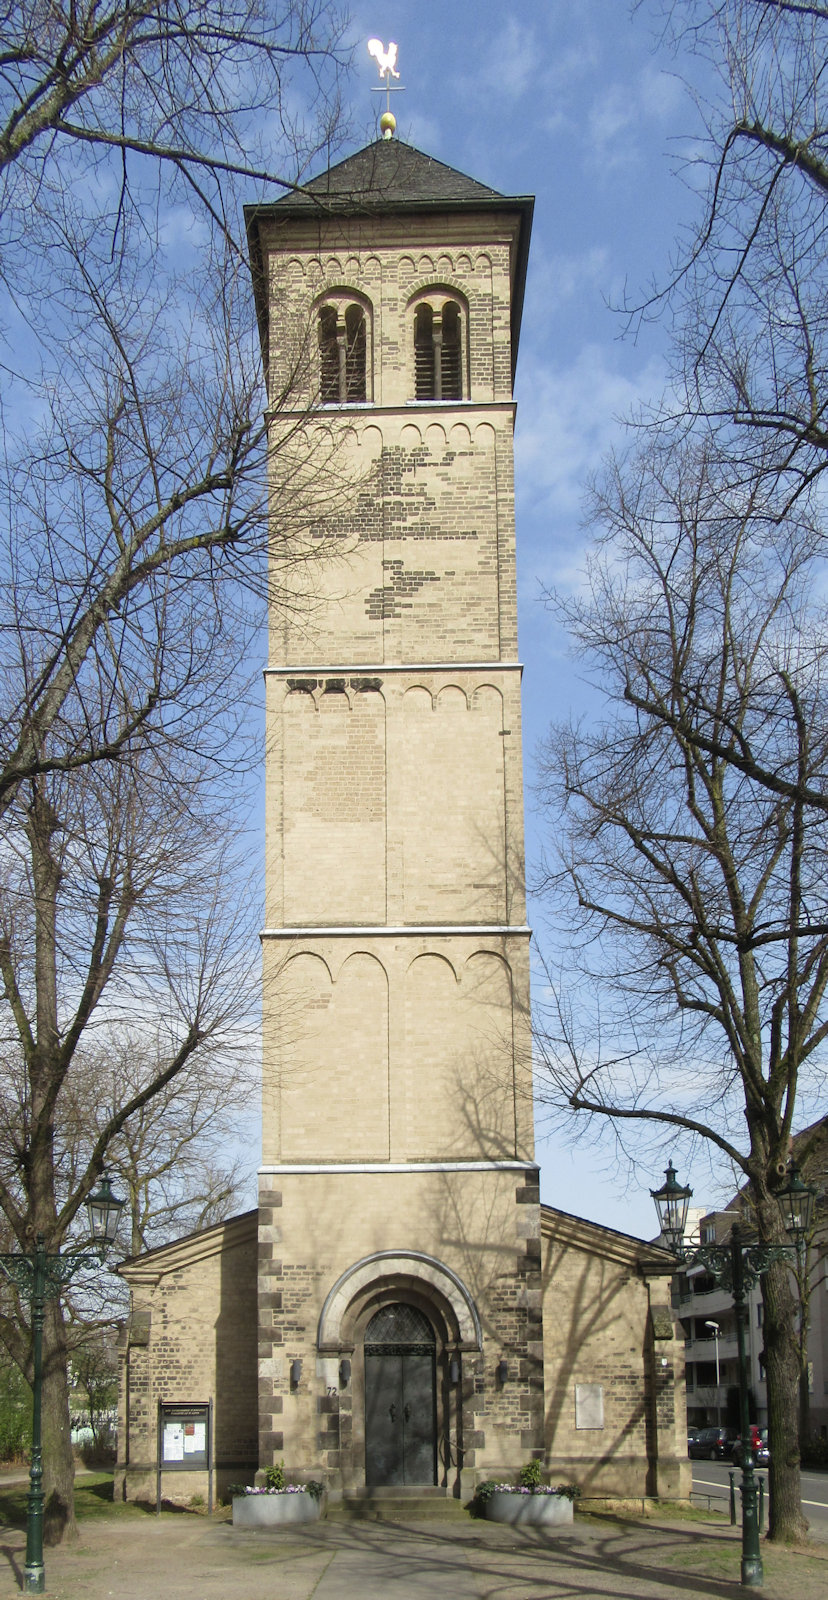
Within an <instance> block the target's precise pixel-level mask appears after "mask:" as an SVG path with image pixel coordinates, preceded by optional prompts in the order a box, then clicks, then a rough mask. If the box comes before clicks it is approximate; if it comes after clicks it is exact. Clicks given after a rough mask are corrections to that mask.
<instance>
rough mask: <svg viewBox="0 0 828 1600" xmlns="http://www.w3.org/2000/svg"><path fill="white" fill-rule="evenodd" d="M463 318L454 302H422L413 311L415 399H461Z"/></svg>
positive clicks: (440, 298)
mask: <svg viewBox="0 0 828 1600" xmlns="http://www.w3.org/2000/svg"><path fill="white" fill-rule="evenodd" d="M462 326H463V318H462V313H461V310H460V307H459V305H458V304H457V302H456V300H448V299H446V298H445V296H443V295H436V296H431V297H430V298H429V299H428V300H422V301H421V302H420V303H419V305H418V306H417V308H416V310H415V312H414V395H415V398H416V399H417V400H462V398H463V339H462Z"/></svg>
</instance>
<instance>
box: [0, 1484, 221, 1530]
mask: <svg viewBox="0 0 828 1600" xmlns="http://www.w3.org/2000/svg"><path fill="white" fill-rule="evenodd" d="M112 1478H113V1475H112V1473H111V1472H80V1473H78V1474H77V1476H76V1477H75V1515H76V1517H77V1519H78V1521H79V1522H89V1521H92V1520H94V1519H95V1518H100V1517H117V1518H119V1519H122V1518H124V1517H129V1518H135V1517H145V1516H147V1515H148V1514H149V1515H152V1516H154V1515H155V1505H154V1504H153V1505H148V1504H147V1503H146V1502H140V1501H135V1500H128V1501H124V1500H113V1498H112ZM28 1499H29V1487H28V1484H24V1483H15V1484H10V1485H9V1486H8V1488H5V1489H3V1488H0V1528H25V1526H26V1512H27V1509H28ZM182 1514H183V1515H185V1516H187V1515H189V1516H198V1515H203V1512H201V1513H200V1512H198V1511H189V1510H188V1508H187V1507H186V1506H170V1505H168V1504H165V1505H164V1506H163V1509H162V1512H161V1515H162V1517H171V1516H175V1517H180V1516H181V1515H182Z"/></svg>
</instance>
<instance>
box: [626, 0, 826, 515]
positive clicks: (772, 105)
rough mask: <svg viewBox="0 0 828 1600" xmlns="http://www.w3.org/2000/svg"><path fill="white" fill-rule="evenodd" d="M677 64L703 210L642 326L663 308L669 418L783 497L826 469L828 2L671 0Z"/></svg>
mask: <svg viewBox="0 0 828 1600" xmlns="http://www.w3.org/2000/svg"><path fill="white" fill-rule="evenodd" d="M662 10H663V12H664V14H665V16H666V19H667V31H668V33H669V34H670V35H671V36H672V39H673V42H674V44H675V46H676V49H677V52H678V54H679V59H680V61H682V64H683V65H684V66H685V67H687V66H688V61H689V57H688V52H690V55H691V56H692V55H695V56H696V57H697V58H699V60H700V62H701V72H700V76H699V77H698V86H697V89H696V91H695V92H696V99H697V103H698V105H699V108H700V112H701V116H702V118H703V120H704V122H705V123H706V126H707V132H708V142H707V145H706V148H705V146H704V144H703V143H701V142H700V141H699V140H695V141H694V146H693V155H692V158H691V159H692V168H693V170H692V183H693V187H694V188H696V189H699V187H700V181H699V180H700V177H701V176H702V169H703V166H704V165H706V167H707V184H706V188H705V187H703V188H702V196H703V198H702V204H701V208H700V214H699V216H698V219H697V222H696V224H695V226H694V227H692V228H691V231H690V233H689V236H688V238H687V240H683V241H681V242H680V244H679V245H678V247H677V250H676V258H675V261H674V266H673V271H672V273H670V274H667V275H666V281H664V282H662V283H660V284H659V286H658V288H657V290H656V291H655V293H654V294H653V295H652V296H650V297H648V298H647V299H646V301H645V302H644V303H643V304H640V305H639V306H638V307H637V308H636V310H635V311H634V313H633V315H634V316H637V315H640V314H642V313H643V314H645V315H646V314H650V313H657V312H658V310H659V309H664V308H665V307H666V308H669V311H670V314H671V318H672V327H673V331H674V334H675V351H676V356H677V360H676V366H675V376H676V380H677V382H676V388H675V391H674V393H673V394H672V396H671V401H670V404H671V406H672V408H673V409H674V412H675V414H683V415H684V416H685V417H687V418H690V419H698V418H704V419H705V420H706V422H707V423H708V425H710V426H711V427H715V428H717V429H720V430H722V432H723V433H724V435H725V437H726V448H727V451H728V454H729V455H730V458H731V469H732V475H733V478H734V481H735V479H736V477H737V476H739V477H740V478H742V479H743V480H744V481H745V482H746V483H749V482H750V481H751V480H752V478H753V475H754V473H755V471H756V470H757V468H759V467H761V470H762V471H764V472H766V473H773V474H775V475H777V476H778V478H779V479H780V482H781V484H783V485H784V492H785V494H786V495H787V496H789V497H795V496H796V495H798V494H800V493H803V492H805V491H807V489H808V487H809V485H810V484H812V483H813V481H814V479H815V478H816V477H818V476H819V475H820V474H821V473H822V472H823V470H824V469H825V466H826V464H828V410H826V407H828V312H827V311H826V305H827V304H828V297H827V296H826V290H828V232H826V221H827V220H828V96H827V95H826V85H825V73H824V64H825V58H826V50H828V6H826V5H825V4H823V3H811V0H808V3H803V0H664V3H663V7H662Z"/></svg>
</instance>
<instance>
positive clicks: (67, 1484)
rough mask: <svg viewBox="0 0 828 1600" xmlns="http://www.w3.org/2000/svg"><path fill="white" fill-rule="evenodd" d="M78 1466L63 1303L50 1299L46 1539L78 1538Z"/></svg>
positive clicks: (45, 1398) (45, 1419)
mask: <svg viewBox="0 0 828 1600" xmlns="http://www.w3.org/2000/svg"><path fill="white" fill-rule="evenodd" d="M74 1480H75V1466H74V1458H73V1454H72V1436H71V1432H70V1427H69V1387H68V1383H67V1380H66V1336H65V1332H64V1326H63V1311H62V1309H61V1305H60V1302H59V1301H57V1300H49V1301H47V1304H46V1320H45V1323H44V1327H43V1492H44V1502H43V1504H44V1511H43V1538H44V1543H45V1544H52V1545H54V1544H60V1542H61V1541H62V1540H65V1539H76V1538H77V1533H78V1529H77V1523H76V1522H75V1495H74Z"/></svg>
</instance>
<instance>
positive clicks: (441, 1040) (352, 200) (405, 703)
mask: <svg viewBox="0 0 828 1600" xmlns="http://www.w3.org/2000/svg"><path fill="white" fill-rule="evenodd" d="M531 215H532V201H531V200H530V199H528V198H525V197H519V198H509V197H504V196H502V195H500V194H497V193H496V192H495V191H493V190H491V189H488V188H486V187H485V186H484V185H482V184H479V183H477V182H475V181H474V180H472V179H470V178H468V177H466V176H464V175H463V174H461V173H459V172H456V171H454V170H453V169H452V168H450V167H447V166H444V165H443V164H442V163H440V162H438V161H434V160H432V159H430V158H429V157H427V156H425V155H423V154H421V153H420V152H419V151H417V150H415V149H413V148H412V147H411V146H407V145H405V144H403V143H401V142H399V141H397V140H379V141H378V142H377V143H375V144H372V145H369V146H368V147H367V148H366V149H364V150H361V151H359V152H358V153H357V154H356V155H354V156H351V157H350V158H349V159H347V160H346V161H344V162H342V163H341V164H340V165H339V166H336V167H334V168H332V169H330V170H329V171H327V172H325V173H324V174H323V175H322V176H321V177H319V178H317V179H316V180H315V181H313V182H312V183H311V184H309V185H308V186H307V188H306V190H304V191H303V192H302V193H301V194H292V195H288V196H286V197H285V198H283V199H281V200H279V201H276V202H275V203H272V204H263V205H259V206H256V207H253V208H250V210H249V211H248V218H247V220H248V232H249V238H250V244H251V258H252V262H253V269H254V279H255V284H256V292H257V302H258V315H259V324H260V329H261V334H262V341H263V347H264V351H265V362H266V371H267V376H268V392H269V396H270V402H271V404H272V406H273V408H274V409H273V416H272V420H271V426H272V428H273V430H274V432H275V431H276V430H278V431H279V432H280V434H282V435H284V434H285V433H286V432H289V431H290V430H291V429H292V428H295V429H296V431H297V438H299V437H300V436H301V437H302V438H303V439H305V440H307V438H308V437H310V438H311V441H312V444H311V447H310V449H309V451H308V454H307V457H306V459H305V460H304V461H303V460H301V459H298V460H297V462H296V468H295V471H296V475H297V478H300V479H301V480H302V482H303V483H306V484H307V485H308V490H309V493H312V495H313V496H315V501H314V505H315V509H314V510H313V515H312V517H311V518H310V520H309V526H308V532H307V544H306V553H307V561H306V562H303V563H300V564H299V565H298V566H293V567H291V568H290V569H288V570H287V571H286V572H284V573H283V572H282V571H281V568H280V557H279V548H278V540H277V541H275V546H276V547H275V549H274V585H275V586H276V587H278V590H279V604H278V605H274V607H273V619H272V625H271V633H270V657H269V665H268V668H267V785H268V788H267V856H266V886H267V907H266V926H265V928H264V932H263V952H264V957H263V962H264V1017H265V1025H264V1066H263V1151H262V1167H261V1173H260V1208H259V1297H258V1306H259V1396H260V1400H259V1406H260V1414H259V1424H260V1438H259V1447H260V1454H259V1461H260V1466H262V1467H264V1466H266V1465H267V1464H268V1463H269V1462H271V1461H272V1460H274V1459H279V1458H281V1457H284V1459H285V1463H286V1466H287V1467H288V1468H289V1469H290V1471H291V1472H292V1473H293V1474H295V1475H297V1476H301V1475H302V1474H305V1475H307V1476H311V1477H319V1478H324V1479H325V1480H326V1481H327V1482H328V1485H329V1487H330V1488H331V1489H333V1490H338V1489H341V1490H343V1491H344V1492H345V1493H346V1494H349V1493H358V1492H360V1491H362V1492H364V1491H366V1489H367V1490H370V1488H371V1487H372V1486H385V1485H390V1484H396V1485H399V1486H411V1488H412V1489H416V1488H422V1487H425V1486H428V1487H432V1488H437V1489H440V1488H442V1489H444V1490H445V1492H447V1493H454V1494H465V1493H466V1492H467V1491H470V1489H471V1487H472V1485H473V1483H474V1481H475V1479H477V1478H480V1477H482V1476H490V1475H492V1474H494V1473H500V1472H501V1471H505V1470H507V1469H513V1470H514V1469H516V1468H517V1467H518V1466H519V1465H520V1464H521V1462H522V1461H524V1460H525V1459H526V1458H527V1457H528V1456H529V1455H531V1454H538V1455H540V1454H541V1453H542V1445H543V1366H542V1356H543V1348H542V1319H541V1280H540V1249H541V1246H540V1213H539V1194H538V1172H537V1168H536V1166H535V1164H534V1155H533V1127H532V1095H531V1066H530V1057H531V1046H530V1034H529V962H528V956H529V930H528V928H527V927H526V911H525V897H524V859H523V814H522V813H523V803H522V771H521V723H520V666H519V663H518V657H517V628H516V594H515V588H516V584H515V529H514V494H513V445H512V440H513V423H514V404H513V399H512V379H513V372H514V363H515V360H516V356H517V343H518V333H519V327H520V313H521V304H522V296H523V284H524V277H525V270H526V258H527V250H528V241H529V231H530V225H531ZM285 395H287V396H288V397H289V398H288V402H287V407H285V404H284V401H283V398H281V403H280V405H279V409H278V411H277V410H276V397H277V396H278V397H284V396H285ZM274 459H275V460H281V461H284V452H281V453H280V454H279V455H278V456H276V454H275V453H274ZM272 493H273V497H274V499H273V503H274V512H275V513H276V515H275V518H274V520H275V522H276V523H278V495H279V485H278V483H276V482H274V484H273V489H272Z"/></svg>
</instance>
